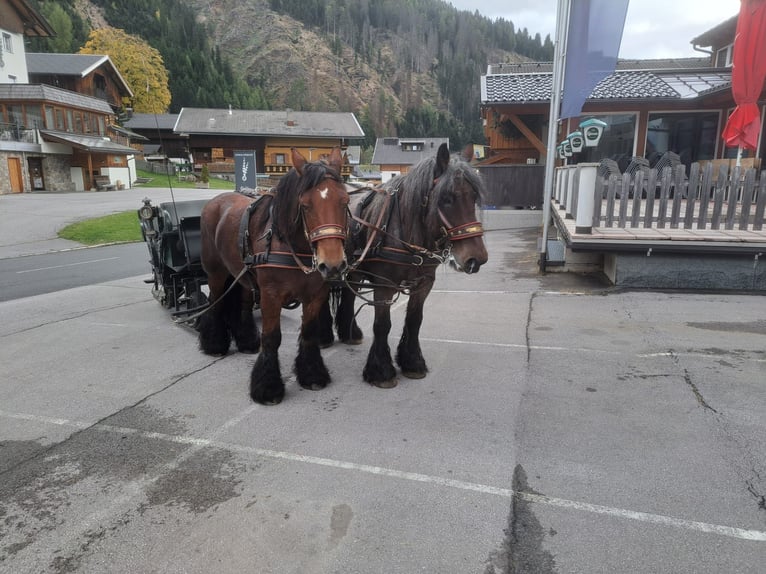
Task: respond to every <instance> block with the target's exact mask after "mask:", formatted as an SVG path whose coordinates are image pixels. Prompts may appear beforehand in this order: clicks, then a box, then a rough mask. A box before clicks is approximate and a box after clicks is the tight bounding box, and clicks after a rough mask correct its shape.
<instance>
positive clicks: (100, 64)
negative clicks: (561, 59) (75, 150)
mask: <svg viewBox="0 0 766 574" xmlns="http://www.w3.org/2000/svg"><path fill="white" fill-rule="evenodd" d="M27 73H28V74H29V83H31V84H47V85H49V86H55V87H57V88H62V89H65V90H70V91H72V92H77V93H78V94H84V95H86V96H92V97H94V98H98V99H100V100H104V101H106V102H107V103H108V104H109V105H110V106H111V108H112V110H113V111H114V112H115V113H120V112H121V111H122V110H123V109H124V108H125V107H127V106H128V105H129V102H130V99H131V98H133V91H132V90H131V89H130V86H129V85H128V83H127V82H126V81H125V79H124V78H123V77H122V75H121V74H120V72H119V70H117V68H116V67H115V65H114V64H113V63H112V60H111V59H110V58H109V56H99V55H94V54H40V53H28V54H27Z"/></svg>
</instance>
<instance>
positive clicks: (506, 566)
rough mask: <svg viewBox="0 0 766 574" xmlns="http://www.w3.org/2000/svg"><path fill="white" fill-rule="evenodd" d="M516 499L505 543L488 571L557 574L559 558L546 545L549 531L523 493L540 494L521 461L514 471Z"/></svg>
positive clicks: (488, 573) (492, 557) (490, 573)
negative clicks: (531, 483)
mask: <svg viewBox="0 0 766 574" xmlns="http://www.w3.org/2000/svg"><path fill="white" fill-rule="evenodd" d="M513 492H514V494H513V498H512V502H511V512H510V515H509V517H508V528H506V529H505V540H504V541H503V544H502V546H501V547H500V548H499V549H498V550H496V551H495V552H493V553H492V554H491V555H490V558H489V561H488V563H487V567H486V569H485V571H484V574H526V573H529V572H535V574H556V572H557V571H556V560H555V559H554V557H553V555H552V554H551V553H550V552H548V551H547V550H545V549H544V548H543V542H544V540H545V536H546V534H547V535H548V536H555V535H556V531H555V530H554V529H552V528H551V529H549V530H548V532H547V533H546V531H545V530H544V529H543V527H542V525H541V524H540V521H539V520H538V519H537V517H536V516H535V513H534V511H533V510H532V503H531V502H529V501H527V500H524V498H523V497H522V496H519V495H520V494H524V493H526V494H540V493H539V492H536V491H534V490H533V489H532V488H530V486H529V483H528V480H527V473H526V472H525V471H524V468H523V467H522V466H521V465H520V464H517V465H516V468H515V469H514V472H513Z"/></svg>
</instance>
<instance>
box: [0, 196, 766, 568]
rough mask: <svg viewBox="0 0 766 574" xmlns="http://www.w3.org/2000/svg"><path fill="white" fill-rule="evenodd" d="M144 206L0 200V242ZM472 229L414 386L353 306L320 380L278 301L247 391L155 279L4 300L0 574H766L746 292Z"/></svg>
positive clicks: (757, 309)
mask: <svg viewBox="0 0 766 574" xmlns="http://www.w3.org/2000/svg"><path fill="white" fill-rule="evenodd" d="M182 192H183V193H179V191H176V192H175V194H176V198H177V199H180V198H185V197H187V196H188V195H191V196H193V197H201V196H202V194H207V195H206V196H207V197H209V196H212V195H214V194H215V192H211V191H209V190H204V191H203V190H182ZM145 195H147V196H149V197H152V198H153V199H155V200H158V201H159V200H164V199H166V198H167V197H169V192H168V190H139V189H134V190H125V191H118V192H102V193H80V194H60V195H59V194H25V195H23V196H0V213H1V214H2V217H3V223H2V225H1V226H0V258H7V257H16V256H21V255H30V254H34V253H44V252H54V251H57V250H60V249H71V248H77V247H79V246H77V245H74V244H72V243H71V242H63V241H62V240H59V239H56V238H55V232H56V230H57V229H59V228H60V227H61V226H63V225H64V224H66V223H69V222H71V221H74V220H76V219H81V218H85V217H92V216H95V215H101V214H104V213H112V212H116V211H122V210H125V209H133V208H136V209H137V208H138V206H139V205H140V200H141V198H142V197H143V196H145ZM483 219H484V222H485V226H486V228H487V233H486V236H485V237H486V242H487V246H488V250H489V254H490V260H489V263H488V264H487V265H486V266H485V267H483V268H482V269H481V271H480V272H479V273H478V274H476V275H471V276H466V275H461V274H458V273H456V272H455V271H453V270H450V269H448V268H444V269H443V270H440V271H439V273H438V278H437V282H436V286H435V290H434V292H433V293H432V295H431V296H430V297H429V299H428V302H427V305H426V309H425V313H424V315H425V320H424V324H423V328H422V331H421V344H422V347H423V351H424V355H425V358H426V361H427V362H428V364H429V368H430V372H429V374H428V376H427V377H426V378H425V379H422V380H408V379H405V378H401V379H400V383H399V385H398V386H397V387H396V388H394V389H390V390H383V389H377V388H374V387H371V386H369V385H367V384H365V383H364V382H363V381H362V377H361V370H362V366H363V364H364V360H365V357H366V353H367V350H368V344H369V338H370V325H371V312H370V311H369V310H368V309H362V310H361V312H360V315H359V320H360V324H361V326H362V327H363V329H364V331H365V334H366V339H365V342H364V343H363V344H362V345H360V346H354V347H348V346H343V345H339V344H336V345H334V346H333V347H331V348H329V349H327V350H325V351H323V357H324V359H325V361H326V363H327V365H328V368H329V369H330V372H331V374H332V376H333V382H332V384H331V385H330V386H328V387H327V388H326V389H324V390H322V391H306V390H301V389H300V388H299V387H298V386H297V384H296V382H295V380H294V376H293V375H292V374H291V364H292V361H293V359H294V357H295V354H296V348H295V347H296V345H295V343H296V338H297V333H298V328H299V322H300V310H294V311H289V312H285V313H284V314H283V334H284V336H283V339H282V341H283V343H282V347H281V349H280V354H281V365H282V372H283V375H284V377H285V379H286V384H287V395H286V397H285V400H284V402H283V403H282V404H280V405H278V406H275V407H264V406H261V405H255V404H252V403H251V402H250V400H249V397H248V395H247V387H248V380H249V373H250V369H251V368H252V364H253V356H252V355H242V354H239V353H235V352H231V353H230V354H229V355H227V356H226V357H223V358H221V357H208V356H205V355H203V354H201V353H200V352H199V351H198V349H197V344H196V336H195V333H194V332H193V331H192V330H190V329H188V328H186V327H183V326H181V325H177V324H174V323H173V321H172V318H171V317H170V315H169V314H168V313H167V312H166V311H165V310H164V309H163V308H162V307H161V306H160V305H159V304H158V303H157V302H156V301H155V300H154V299H153V298H152V296H151V294H150V292H149V288H148V286H147V285H145V284H144V283H143V281H142V279H143V277H144V276H145V275H142V276H137V277H128V278H125V279H119V280H114V281H107V282H103V283H99V284H94V285H88V286H84V287H78V288H74V289H68V290H64V291H58V292H55V293H48V294H44V295H38V296H33V297H27V298H21V299H15V300H13V301H6V302H2V303H0V573H3V574H5V573H9V574H11V573H12V574H17V573H26V572H30V573H31V572H57V573H58V572H78V573H80V572H82V573H86V572H87V573H90V572H93V573H103V572H109V573H123V572H124V573H132V574H134V573H137V572H141V573H143V572H162V573H176V572H178V573H181V572H185V573H209V572H226V573H228V572H232V573H234V572H236V573H241V572H253V573H275V574H277V573H279V574H283V573H294V574H299V573H300V574H305V573H339V574H340V573H357V572H358V573H386V574H392V573H402V574H411V573H414V572H438V573H440V574H447V573H454V574H465V573H478V574H499V573H503V574H510V573H522V572H523V573H543V574H553V573H562V574H563V573H565V572H567V573H568V572H587V573H623V572H624V573H664V572H672V573H690V574H691V573H711V574H712V573H716V574H718V573H732V574H737V573H758V572H762V571H763V565H764V564H766V499H765V498H764V496H765V495H766V448H765V447H764V445H765V444H766V416H764V413H766V305H764V299H763V296H762V295H747V294H741V293H737V294H730V293H715V292H705V293H700V292H651V291H625V290H619V289H615V288H613V287H610V286H608V285H606V284H605V283H603V282H602V281H601V280H600V279H599V278H596V277H589V276H579V275H573V274H546V275H544V276H543V275H540V274H539V273H538V271H537V265H536V259H537V255H536V241H537V236H538V229H537V226H538V224H539V222H540V214H539V212H533V211H518V212H514V211H487V212H485V213H484V214H483ZM405 305H406V300H405V298H402V299H401V300H400V301H398V302H396V303H395V305H394V309H393V312H392V319H393V322H394V327H393V329H392V339H391V341H390V343H391V346H392V347H394V346H395V345H396V337H397V336H398V334H399V333H400V332H401V326H402V321H403V314H404V307H405Z"/></svg>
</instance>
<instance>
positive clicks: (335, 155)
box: [328, 146, 343, 173]
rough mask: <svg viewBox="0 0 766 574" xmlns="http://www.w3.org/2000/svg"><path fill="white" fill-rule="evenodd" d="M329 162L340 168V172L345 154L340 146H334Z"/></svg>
mask: <svg viewBox="0 0 766 574" xmlns="http://www.w3.org/2000/svg"><path fill="white" fill-rule="evenodd" d="M328 163H329V164H330V165H331V166H332V167H334V168H335V169H337V170H338V173H340V166H341V165H343V156H342V155H341V153H340V148H339V147H337V146H336V147H334V148H332V153H331V154H330V158H329V160H328Z"/></svg>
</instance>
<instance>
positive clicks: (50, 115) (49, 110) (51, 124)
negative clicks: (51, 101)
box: [45, 106, 56, 130]
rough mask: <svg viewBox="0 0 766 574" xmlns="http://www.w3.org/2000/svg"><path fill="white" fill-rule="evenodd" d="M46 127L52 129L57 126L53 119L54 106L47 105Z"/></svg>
mask: <svg viewBox="0 0 766 574" xmlns="http://www.w3.org/2000/svg"><path fill="white" fill-rule="evenodd" d="M45 127H46V128H48V129H49V130H52V129H54V128H55V127H56V124H55V122H54V121H53V106H45Z"/></svg>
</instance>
